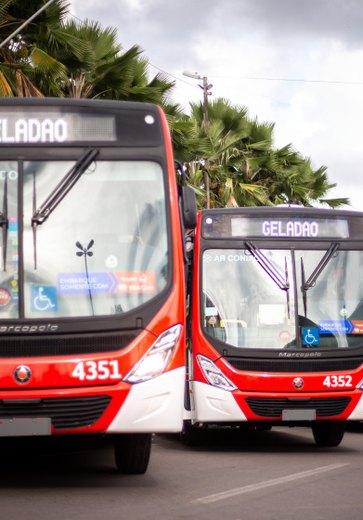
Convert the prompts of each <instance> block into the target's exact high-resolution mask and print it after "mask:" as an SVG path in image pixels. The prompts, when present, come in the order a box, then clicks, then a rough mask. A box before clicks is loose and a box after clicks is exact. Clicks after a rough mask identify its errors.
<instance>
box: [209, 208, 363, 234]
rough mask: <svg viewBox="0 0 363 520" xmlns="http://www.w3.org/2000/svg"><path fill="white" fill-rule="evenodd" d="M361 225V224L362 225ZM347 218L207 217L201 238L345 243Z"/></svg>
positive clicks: (348, 232) (347, 228)
mask: <svg viewBox="0 0 363 520" xmlns="http://www.w3.org/2000/svg"><path fill="white" fill-rule="evenodd" d="M362 224H363V223H362ZM359 234H360V236H359V237H352V236H351V233H350V230H349V219H348V218H342V217H339V218H324V217H319V216H316V217H314V218H311V217H310V218H308V217H305V216H301V217H299V216H297V217H294V216H292V215H288V216H286V215H281V214H280V215H279V214H276V216H272V215H266V216H265V215H263V216H259V217H253V216H235V215H227V214H221V215H213V216H212V215H209V216H207V217H205V218H204V220H203V237H204V238H219V239H221V238H242V239H244V238H246V237H254V238H263V239H267V240H268V239H276V238H280V239H317V240H319V239H343V240H344V239H349V238H360V239H361V238H362V232H361V233H359Z"/></svg>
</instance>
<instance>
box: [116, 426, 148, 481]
mask: <svg viewBox="0 0 363 520" xmlns="http://www.w3.org/2000/svg"><path fill="white" fill-rule="evenodd" d="M114 449H115V462H116V467H117V470H118V472H119V473H127V474H132V475H141V474H142V473H145V471H146V470H147V467H148V464H149V459H150V453H151V433H133V434H120V435H117V436H116V437H115V439H114Z"/></svg>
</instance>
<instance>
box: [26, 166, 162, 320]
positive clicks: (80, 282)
mask: <svg viewBox="0 0 363 520" xmlns="http://www.w3.org/2000/svg"><path fill="white" fill-rule="evenodd" d="M71 169H72V163H70V162H59V161H58V162H57V161H53V162H28V163H25V165H24V268H25V287H24V303H25V315H26V317H32V318H44V317H55V318H56V317H67V316H69V317H75V316H92V315H114V314H119V313H123V312H127V311H129V310H132V309H134V308H136V307H138V306H140V305H142V304H144V303H146V302H147V301H149V300H150V299H151V298H154V297H155V296H156V295H157V294H159V293H160V291H162V290H163V289H164V288H165V286H166V283H167V279H168V248H167V233H166V209H165V202H164V199H165V197H164V186H163V175H162V170H161V168H160V166H159V165H157V164H155V163H151V162H136V161H135V162H126V161H125V162H118V161H113V162H107V161H97V163H93V166H92V168H90V169H88V170H87V171H85V172H84V173H83V175H80V176H78V178H77V183H72V186H71V187H72V189H67V186H69V184H68V182H66V188H65V191H64V190H63V189H62V190H61V194H60V199H59V197H56V201H55V202H56V205H57V211H54V212H53V213H52V218H51V219H49V220H48V221H47V225H45V226H39V227H38V230H37V266H36V267H37V268H36V269H35V268H34V267H35V266H34V261H33V257H32V250H33V247H32V239H33V237H32V231H33V230H32V227H33V226H32V225H31V220H32V217H34V209H33V203H32V198H33V172H36V177H37V181H36V183H37V184H36V186H37V187H36V193H37V197H38V199H39V200H44V201H45V202H44V204H45V205H46V209H47V208H48V206H47V200H48V199H49V197H50V196H51V195H52V194H55V193H57V187H58V186H60V185H62V183H63V181H64V172H65V171H68V170H69V171H71ZM64 193H66V194H67V196H66V197H64V196H63V195H64ZM49 194H51V195H49ZM59 200H61V202H62V203H61V204H59V203H58V201H59ZM44 204H43V205H42V207H43V206H44ZM52 207H53V206H52ZM47 214H49V212H48V213H47Z"/></svg>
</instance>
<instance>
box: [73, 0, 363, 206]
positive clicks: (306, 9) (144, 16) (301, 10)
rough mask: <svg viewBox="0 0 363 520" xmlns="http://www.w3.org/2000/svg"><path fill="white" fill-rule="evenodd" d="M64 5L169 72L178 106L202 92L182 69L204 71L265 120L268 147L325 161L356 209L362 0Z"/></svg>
mask: <svg viewBox="0 0 363 520" xmlns="http://www.w3.org/2000/svg"><path fill="white" fill-rule="evenodd" d="M72 10H73V12H74V14H76V15H77V16H78V17H79V18H81V19H85V18H86V17H88V18H90V19H94V20H99V21H100V23H101V24H102V25H105V26H112V27H116V28H117V30H118V39H119V42H120V43H121V44H122V45H123V46H124V47H125V48H129V47H130V46H131V45H134V44H138V45H139V46H140V47H141V48H142V49H143V50H144V55H145V57H146V58H148V60H149V62H150V63H151V65H152V66H155V67H157V68H153V67H151V72H153V73H156V72H158V69H159V68H160V69H162V70H164V71H165V72H167V73H169V74H171V79H174V78H177V81H176V88H175V89H174V93H173V100H174V101H175V102H179V103H181V104H182V105H183V106H185V107H187V106H188V103H189V102H190V101H201V100H202V92H201V89H200V88H199V87H198V81H195V80H192V79H189V78H186V77H184V76H183V75H182V72H183V71H184V70H195V71H198V72H199V73H200V74H202V75H206V76H208V79H209V81H210V82H211V83H213V88H212V93H213V97H224V98H226V99H229V100H230V101H231V102H232V103H233V104H235V105H242V106H247V107H248V112H249V115H250V117H257V118H258V120H259V121H270V122H274V123H275V138H276V145H277V146H283V145H285V144H287V143H292V144H293V146H294V147H295V149H296V150H297V151H299V152H300V153H302V154H303V155H305V156H308V157H311V159H312V162H313V165H314V166H315V167H316V168H318V167H319V166H321V165H326V166H327V167H328V176H329V180H331V182H337V183H338V188H337V190H335V191H336V193H338V195H339V196H348V197H351V199H352V202H353V207H355V208H357V209H358V208H360V209H362V210H363V183H361V182H360V176H361V173H360V170H361V168H362V167H363V152H362V151H361V148H362V147H361V144H360V134H361V131H360V130H361V129H360V127H361V120H362V119H363V103H362V101H361V90H362V86H363V85H360V84H359V83H360V82H361V83H363V32H362V30H361V27H362V26H363V9H362V3H361V0H345V1H344V2H342V1H341V0H304V1H302V0H273V1H272V0H224V1H223V2H221V1H219V0H218V1H217V0H208V1H207V0H183V1H180V0H173V1H170V0H119V1H118V2H117V3H114V2H113V1H111V0H104V1H103V2H102V3H100V2H99V0H88V1H87V3H85V2H84V1H83V0H72ZM354 82H356V84H354ZM330 195H331V196H333V193H332V194H330ZM334 195H335V194H334Z"/></svg>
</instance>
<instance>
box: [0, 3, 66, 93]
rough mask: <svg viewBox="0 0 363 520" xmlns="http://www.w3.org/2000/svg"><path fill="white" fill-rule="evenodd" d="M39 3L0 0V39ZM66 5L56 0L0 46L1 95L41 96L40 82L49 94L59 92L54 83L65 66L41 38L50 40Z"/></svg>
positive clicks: (56, 83) (61, 75)
mask: <svg viewBox="0 0 363 520" xmlns="http://www.w3.org/2000/svg"><path fill="white" fill-rule="evenodd" d="M42 5H44V1H39V0H38V1H37V2H32V3H31V4H30V3H25V2H22V1H21V0H0V38H1V41H4V40H5V38H7V37H8V36H9V35H10V34H12V33H13V32H14V31H15V30H16V28H17V27H20V25H22V24H23V23H24V22H25V21H26V20H28V19H29V17H30V16H31V15H33V14H34V12H36V11H37V10H38V9H39V8H40V7H42ZM66 9H67V4H66V3H65V1H64V0H56V1H55V2H54V3H53V4H52V5H50V6H49V7H48V8H47V9H46V10H44V11H43V12H42V13H40V14H39V15H38V16H37V18H36V19H34V20H33V21H32V22H31V23H29V24H28V25H27V26H26V27H24V29H23V30H22V32H21V33H19V34H17V35H16V36H15V37H14V38H13V39H12V40H10V42H8V43H7V44H6V45H4V46H3V47H2V48H1V49H0V94H1V95H3V96H43V95H44V91H43V90H42V83H43V84H46V85H47V86H48V88H49V89H50V91H51V92H52V94H54V95H58V94H59V93H60V91H59V86H58V85H59V81H60V80H64V79H65V67H64V66H63V65H62V64H61V63H59V62H58V61H57V60H55V59H54V58H53V57H52V56H51V54H49V53H48V52H47V50H46V49H45V48H44V47H45V45H44V41H45V40H47V41H49V42H52V41H54V39H55V38H56V36H57V35H56V30H57V28H58V27H59V20H60V19H61V18H62V16H64V14H65V12H66ZM36 42H37V43H36ZM42 47H43V48H42ZM40 79H41V80H42V81H39V80H40Z"/></svg>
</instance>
